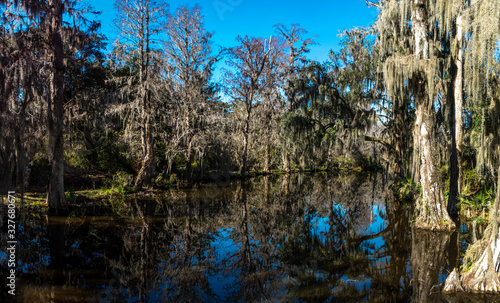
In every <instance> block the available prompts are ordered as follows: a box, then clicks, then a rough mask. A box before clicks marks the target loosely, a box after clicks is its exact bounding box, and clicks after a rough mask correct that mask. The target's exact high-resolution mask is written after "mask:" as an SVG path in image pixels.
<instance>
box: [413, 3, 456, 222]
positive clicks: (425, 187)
mask: <svg viewBox="0 0 500 303" xmlns="http://www.w3.org/2000/svg"><path fill="white" fill-rule="evenodd" d="M412 27H413V28H412V29H413V37H414V40H415V53H414V56H415V60H417V61H418V62H419V63H420V64H425V61H426V60H429V42H428V39H429V38H428V24H427V10H426V6H425V1H424V0H414V4H413V11H412ZM410 82H411V83H410V85H411V86H412V87H413V92H414V99H415V106H416V117H415V125H414V128H413V169H412V171H413V177H414V181H416V182H417V183H418V184H420V185H421V188H422V189H421V193H420V196H419V198H418V199H417V201H416V206H415V209H416V221H415V226H416V227H417V228H423V229H431V230H450V229H453V228H454V227H455V224H454V223H453V221H452V220H451V218H450V216H449V215H448V212H447V210H446V200H445V198H444V191H443V185H442V184H441V178H440V175H439V170H438V168H437V165H436V164H437V163H436V159H435V157H436V155H437V152H436V150H435V140H436V121H435V110H434V106H433V104H432V103H431V102H432V100H429V94H428V88H427V87H428V83H427V80H426V75H425V74H424V72H423V71H421V70H417V71H415V74H414V75H413V77H412V79H411V80H410Z"/></svg>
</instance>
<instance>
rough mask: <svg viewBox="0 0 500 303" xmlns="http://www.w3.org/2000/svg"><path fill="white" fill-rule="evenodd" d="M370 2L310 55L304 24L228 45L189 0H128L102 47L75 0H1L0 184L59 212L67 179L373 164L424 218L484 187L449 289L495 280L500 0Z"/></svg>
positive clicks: (163, 182) (499, 259) (139, 183)
mask: <svg viewBox="0 0 500 303" xmlns="http://www.w3.org/2000/svg"><path fill="white" fill-rule="evenodd" d="M367 5H369V6H372V7H377V9H378V17H377V20H376V22H375V24H373V26H371V27H369V28H354V29H351V30H346V31H343V32H342V33H341V34H340V36H341V48H340V50H339V51H331V52H330V54H329V60H327V61H326V62H316V61H314V60H311V59H310V58H308V53H309V47H310V46H312V45H313V44H314V43H315V36H314V33H308V32H307V31H306V29H304V28H302V27H301V26H300V25H298V24H291V25H286V24H280V23H278V24H276V25H275V26H274V31H275V33H274V34H273V35H272V36H270V37H250V36H246V35H245V33H241V36H238V37H236V39H235V42H234V47H231V48H222V47H219V46H218V45H217V44H216V41H213V40H212V36H213V32H211V31H210V30H209V29H206V28H205V25H204V21H203V12H202V10H201V8H200V7H199V6H198V5H194V6H181V7H179V8H177V9H176V10H174V11H171V10H170V9H169V6H168V4H166V3H165V2H164V1H161V0H122V1H116V3H115V9H116V11H117V12H118V15H117V18H116V20H115V24H116V27H117V28H118V29H119V30H120V32H119V36H118V38H117V39H116V40H115V41H113V42H112V45H111V47H110V48H107V39H106V37H105V36H104V35H103V34H102V33H101V32H100V24H99V21H98V18H99V16H98V15H97V16H96V15H94V13H93V10H92V8H91V7H85V6H82V5H80V4H79V3H78V1H70V0H46V1H32V0H16V1H13V0H0V11H1V12H2V15H1V19H0V116H1V118H0V134H1V136H0V171H2V176H1V179H0V189H1V191H2V192H7V191H8V190H13V189H15V190H16V191H17V192H19V193H20V195H21V196H24V195H25V193H26V192H30V191H42V192H44V193H46V196H45V199H46V203H47V204H48V207H49V210H50V211H51V212H59V211H63V210H64V209H65V208H66V206H67V205H68V204H69V203H70V201H69V199H68V194H67V193H68V190H69V189H71V190H74V189H76V188H78V189H81V188H95V187H96V186H97V187H110V188H112V189H113V190H115V191H118V192H120V193H131V192H144V191H154V190H157V189H165V188H168V187H170V186H177V187H179V186H180V187H192V186H201V185H200V184H204V183H210V182H222V181H225V180H228V179H231V178H233V179H238V178H240V179H245V178H248V177H249V176H252V175H258V174H263V175H267V174H271V173H292V172H295V171H343V170H352V171H383V173H384V174H385V175H386V176H390V177H391V178H393V179H394V182H395V185H394V187H393V188H394V190H395V191H399V192H400V193H401V194H402V195H403V196H405V195H408V196H409V197H407V198H409V199H411V200H412V203H413V205H414V213H413V217H412V224H413V225H414V226H415V227H417V228H420V229H429V230H433V231H449V230H453V229H456V228H459V227H458V226H456V224H455V222H456V219H457V218H458V217H459V216H462V215H464V209H465V207H466V206H467V205H470V204H471V203H472V202H474V201H477V200H478V199H479V198H477V197H478V195H482V197H484V199H483V200H482V202H481V203H482V204H481V205H484V209H485V211H486V212H488V213H489V225H488V228H487V229H486V231H485V233H484V236H483V237H482V239H481V240H480V241H477V242H476V243H475V244H474V245H471V246H470V249H469V251H468V253H467V255H466V256H465V261H464V264H466V265H468V266H463V267H462V268H461V271H462V272H460V273H457V272H455V274H454V275H450V281H449V285H448V286H449V287H448V289H460V288H463V289H465V290H467V291H472V292H489V293H495V292H498V291H499V289H500V274H499V269H500V222H499V219H500V195H499V194H498V192H499V191H500V86H499V83H498V82H499V81H500V61H499V60H500V58H499V53H500V49H499V38H500V36H499V34H500V17H499V14H500V2H498V1H489V0H434V1H430V0H411V1H410V0H401V1H396V0H380V1H375V2H370V1H367ZM336 30H337V29H332V33H334V32H335V31H336ZM107 49H110V50H111V51H109V52H108V51H107ZM217 67H221V69H222V73H221V77H220V78H216V77H215V76H214V73H215V70H216V68H217ZM96 184H97V185H96ZM474 197H476V198H474ZM495 197H496V198H495ZM403 198H404V197H403ZM452 279H455V281H451V280H452Z"/></svg>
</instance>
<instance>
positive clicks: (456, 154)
mask: <svg viewBox="0 0 500 303" xmlns="http://www.w3.org/2000/svg"><path fill="white" fill-rule="evenodd" d="M456 26H457V33H456V43H457V54H456V60H455V63H454V65H455V66H454V71H453V73H452V74H453V77H454V83H453V84H454V87H453V88H454V89H453V102H451V104H452V118H451V122H452V123H451V163H450V195H449V199H448V213H449V214H450V216H451V218H453V219H456V218H458V208H457V200H458V195H460V192H461V187H462V180H463V177H462V137H463V132H462V111H463V105H462V103H463V96H462V79H463V76H462V74H463V72H462V69H463V67H462V61H463V48H462V40H463V37H462V17H461V16H460V15H459V16H458V17H457V20H456Z"/></svg>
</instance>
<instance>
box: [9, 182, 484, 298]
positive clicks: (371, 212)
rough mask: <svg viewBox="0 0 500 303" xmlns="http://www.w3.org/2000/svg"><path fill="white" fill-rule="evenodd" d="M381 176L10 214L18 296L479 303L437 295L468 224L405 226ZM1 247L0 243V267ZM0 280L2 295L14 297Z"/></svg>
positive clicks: (403, 210) (405, 217)
mask: <svg viewBox="0 0 500 303" xmlns="http://www.w3.org/2000/svg"><path fill="white" fill-rule="evenodd" d="M380 181H381V178H379V177H378V176H375V177H371V178H359V177H356V176H342V177H332V176H328V175H325V174H315V175H285V176H265V177H259V178H255V179H251V180H249V181H247V182H245V183H241V182H235V183H230V184H224V186H218V185H216V184H214V185H208V186H205V187H204V188H201V189H190V190H184V191H168V192H165V193H163V194H162V195H159V196H156V197H154V198H151V199H147V200H138V199H131V200H124V199H117V200H114V201H113V203H109V204H108V205H104V206H100V207H95V206H94V207H92V208H75V209H74V210H73V211H72V213H71V215H69V216H68V217H53V216H44V215H40V214H37V213H28V214H26V216H25V217H24V219H22V220H21V222H18V223H19V229H18V241H19V245H18V251H17V258H18V260H19V264H18V266H19V271H20V272H19V273H18V280H17V281H16V292H17V295H16V297H15V299H16V301H18V302H263V301H287V302H288V301H291V302H411V301H413V302H447V301H449V302H486V301H485V300H484V299H482V298H455V297H447V298H444V297H442V296H441V292H440V285H441V283H442V282H444V280H445V279H446V276H447V274H448V273H449V272H450V270H451V269H452V268H453V267H455V266H457V264H459V262H460V256H461V253H462V252H463V251H464V250H465V248H466V247H467V241H470V239H471V237H473V235H472V233H471V232H470V231H469V230H468V229H467V228H466V226H465V225H464V227H463V228H462V229H461V230H460V233H455V234H453V235H449V234H436V233H425V232H421V231H415V230H412V229H411V226H410V217H411V207H410V206H409V205H407V204H403V203H400V202H399V201H398V200H397V199H395V197H394V195H393V193H392V191H391V190H388V189H387V188H386V187H385V186H384V184H382V183H383V182H380ZM382 181H383V180H382ZM5 221H6V218H5V214H3V219H2V220H1V221H0V222H1V223H0V225H2V224H4V222H5ZM1 228H2V230H5V226H3V225H2V226H1ZM474 232H475V230H474ZM4 235H5V234H4V233H2V237H5V236H4ZM2 241H4V243H5V241H6V239H2ZM2 249H3V247H2ZM6 256H7V255H6V251H5V250H0V260H1V267H0V270H1V271H2V277H6V276H7V275H6V274H7V269H8V268H7V263H6V259H7V257H6ZM5 284H6V283H2V284H1V285H0V292H1V294H0V300H1V302H8V300H11V299H12V297H10V296H8V295H7V288H6V285H5ZM491 302H493V301H491Z"/></svg>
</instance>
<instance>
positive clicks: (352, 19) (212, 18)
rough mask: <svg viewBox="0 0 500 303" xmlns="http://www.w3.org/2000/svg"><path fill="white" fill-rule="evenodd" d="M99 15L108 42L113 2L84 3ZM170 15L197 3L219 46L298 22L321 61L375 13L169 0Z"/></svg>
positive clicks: (356, 6)
mask: <svg viewBox="0 0 500 303" xmlns="http://www.w3.org/2000/svg"><path fill="white" fill-rule="evenodd" d="M84 1H86V2H87V3H89V4H90V5H92V6H93V7H94V9H96V10H97V11H101V12H102V14H101V15H100V16H99V17H98V18H99V19H100V20H101V21H102V32H103V33H104V34H105V35H106V36H107V37H108V38H109V42H110V43H111V42H112V41H113V40H114V38H115V35H116V34H115V32H114V30H113V28H114V26H113V25H112V24H113V19H114V18H115V15H116V12H115V10H114V6H113V4H114V0H84ZM166 2H167V3H169V4H170V12H174V11H175V9H176V8H177V7H178V6H180V5H186V4H188V5H190V6H192V5H194V4H195V3H199V4H200V6H201V8H202V14H203V15H204V17H205V27H206V29H207V30H209V31H214V32H215V33H214V36H213V40H214V43H215V44H216V45H221V46H223V47H230V46H235V45H236V42H235V38H236V36H238V35H240V36H244V35H249V36H255V37H269V36H270V35H272V34H274V28H273V25H274V24H277V23H283V24H284V25H287V26H288V27H289V26H290V25H291V24H294V23H299V24H300V26H301V27H302V28H304V29H305V30H307V31H308V32H309V33H308V37H312V36H317V38H316V39H315V41H316V42H317V43H318V45H313V46H312V47H311V52H310V55H309V58H310V59H313V60H318V61H321V62H322V61H325V60H326V59H327V58H328V54H329V52H330V50H332V49H333V50H338V49H339V45H338V44H339V41H340V39H339V38H338V37H337V35H338V33H339V30H345V29H349V28H353V27H356V26H369V25H371V24H373V22H374V21H375V18H376V15H377V10H376V9H375V8H368V7H367V6H366V4H365V2H364V1H363V0H331V1H326V0H308V1H294V0H289V1H264V0H199V1H192V0H191V1H187V0H172V1H166Z"/></svg>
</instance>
